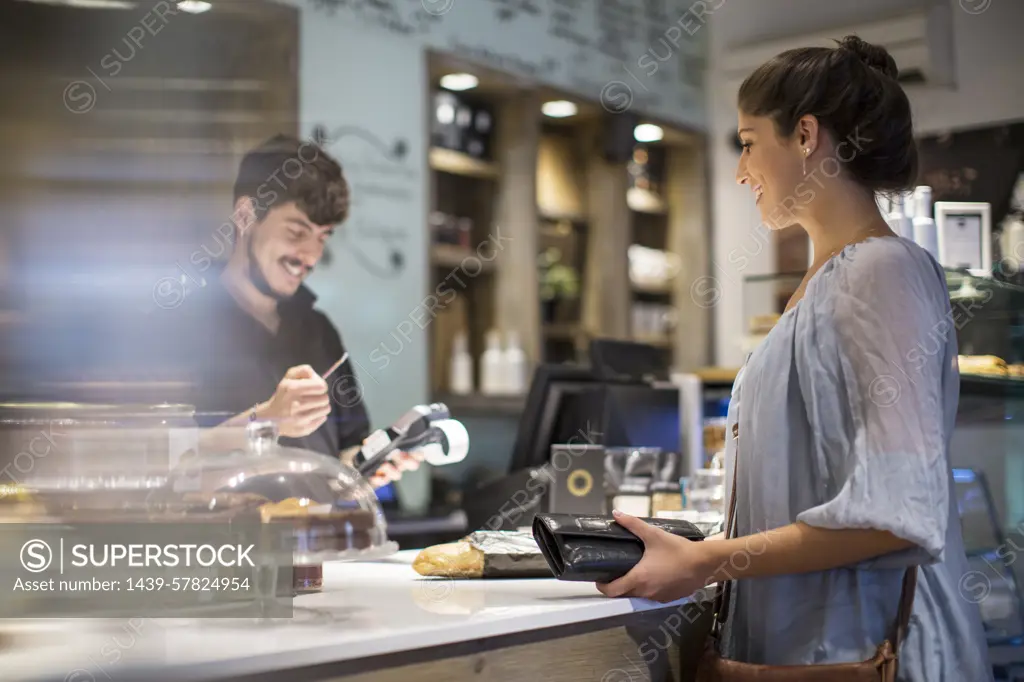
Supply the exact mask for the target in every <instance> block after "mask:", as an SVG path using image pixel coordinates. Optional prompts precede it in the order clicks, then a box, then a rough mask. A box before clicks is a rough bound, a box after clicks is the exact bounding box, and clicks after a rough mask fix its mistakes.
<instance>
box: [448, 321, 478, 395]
mask: <svg viewBox="0 0 1024 682" xmlns="http://www.w3.org/2000/svg"><path fill="white" fill-rule="evenodd" d="M451 362H452V364H451V367H450V368H449V376H448V388H449V390H450V391H451V392H452V393H454V394H455V395H469V394H470V393H472V392H473V356H471V355H470V354H469V341H468V339H467V338H466V334H465V332H460V333H459V335H458V336H456V337H455V343H454V345H453V346H452V361H451Z"/></svg>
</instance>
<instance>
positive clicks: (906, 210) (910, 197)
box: [900, 190, 917, 220]
mask: <svg viewBox="0 0 1024 682" xmlns="http://www.w3.org/2000/svg"><path fill="white" fill-rule="evenodd" d="M900 197H901V198H902V199H903V215H905V216H907V217H908V218H910V219H911V220H913V219H914V216H915V215H916V214H917V202H915V201H914V191H913V190H911V191H909V192H902V193H900Z"/></svg>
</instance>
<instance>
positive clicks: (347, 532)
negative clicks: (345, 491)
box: [260, 497, 377, 552]
mask: <svg viewBox="0 0 1024 682" xmlns="http://www.w3.org/2000/svg"><path fill="white" fill-rule="evenodd" d="M260 515H261V516H262V517H263V522H264V523H280V522H284V523H288V524H290V525H291V526H292V528H293V529H294V535H295V538H296V540H297V541H298V547H297V549H298V550H299V551H302V552H339V551H345V550H348V549H366V548H368V547H371V546H373V532H374V531H376V529H377V521H376V519H375V518H374V515H373V513H372V512H370V511H366V510H363V509H339V508H337V507H335V506H333V505H330V504H318V503H316V502H313V501H311V500H309V499H307V498H295V497H289V498H287V499H284V500H281V501H280V502H271V503H268V504H264V505H263V506H261V507H260Z"/></svg>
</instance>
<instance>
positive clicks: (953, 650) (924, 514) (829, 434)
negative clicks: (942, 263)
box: [722, 237, 992, 682]
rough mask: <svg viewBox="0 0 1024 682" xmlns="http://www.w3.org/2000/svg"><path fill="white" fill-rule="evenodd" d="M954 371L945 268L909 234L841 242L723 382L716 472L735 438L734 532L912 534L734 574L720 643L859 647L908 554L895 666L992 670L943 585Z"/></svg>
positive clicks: (946, 673) (959, 573) (975, 675)
mask: <svg viewBox="0 0 1024 682" xmlns="http://www.w3.org/2000/svg"><path fill="white" fill-rule="evenodd" d="M959 383H960V379H959V373H958V370H957V341H956V329H955V326H954V324H953V317H952V313H951V310H950V303H949V296H948V293H947V290H946V286H945V279H944V276H943V273H942V270H941V268H940V267H939V266H938V265H937V264H936V263H935V261H934V260H933V259H932V258H931V257H930V256H929V255H928V254H927V252H925V251H924V250H922V249H921V248H919V247H918V246H917V245H916V244H914V243H913V242H910V241H908V240H905V239H900V238H896V237H886V238H875V239H871V240H868V241H866V242H861V243H859V244H853V245H850V246H847V247H846V248H845V249H844V250H843V251H842V252H841V253H839V254H838V255H836V256H834V257H833V258H832V259H831V260H829V261H828V262H827V263H826V264H825V265H824V266H823V267H822V268H821V269H820V270H819V271H818V272H817V273H816V274H815V275H814V276H813V277H812V279H811V280H810V282H809V283H808V285H807V288H806V292H805V295H804V298H803V299H802V300H801V301H800V302H799V303H797V305H796V306H795V307H794V308H792V309H791V310H789V311H788V312H787V313H786V314H785V315H783V316H782V318H781V319H780V320H779V322H778V324H777V325H776V326H775V328H774V329H773V330H772V332H771V333H770V334H769V335H768V337H767V338H766V339H765V340H764V341H763V342H762V343H761V344H760V345H759V346H758V347H757V349H756V350H755V351H754V353H752V354H751V356H750V357H749V358H748V361H747V363H746V364H745V366H744V368H743V370H742V371H741V372H740V375H739V376H738V377H737V379H736V382H735V384H734V387H733V397H732V401H731V403H730V406H729V417H728V422H729V426H728V430H727V433H728V434H731V433H732V425H733V424H734V423H736V422H737V419H738V423H739V431H738V433H739V438H738V440H737V441H734V440H733V439H732V438H731V437H730V438H728V439H727V440H728V446H727V448H726V461H727V472H726V473H727V479H726V480H727V481H729V482H730V484H731V481H732V478H731V477H732V475H733V474H732V472H733V467H735V466H736V458H737V453H738V458H739V463H738V467H739V468H738V478H737V496H736V500H737V504H736V515H737V517H736V518H737V534H738V535H739V536H745V535H750V534H752V533H758V532H760V531H766V530H770V529H773V528H779V527H781V526H785V525H788V524H791V523H794V522H796V521H802V522H804V523H806V524H808V525H812V526H817V527H821V528H878V529H884V530H888V531H890V532H892V533H893V534H895V535H897V536H899V537H901V538H904V539H906V540H910V541H912V542H914V543H915V545H917V546H916V547H915V548H914V549H911V550H907V551H905V552H899V553H896V554H893V555H889V556H886V557H881V558H879V559H875V560H872V561H869V562H866V563H864V564H861V565H858V566H855V567H847V568H841V569H836V570H831V571H824V572H820V573H808V574H802V575H789V576H779V577H772V578H759V579H752V580H741V581H738V582H737V583H734V585H733V593H732V594H733V598H732V601H731V604H730V606H731V608H730V616H729V618H728V621H727V624H726V628H725V630H724V631H723V643H722V646H723V652H722V653H723V655H725V656H726V657H727V658H732V659H735V660H741V661H746V662H751V663H766V664H773V665H783V664H817V663H838V662H852V661H858V660H864V659H867V658H870V657H871V656H873V655H874V653H875V650H876V648H877V647H878V645H879V644H880V643H881V642H882V641H883V640H884V639H885V637H886V635H887V633H888V631H889V629H890V627H891V625H892V623H893V621H894V619H895V617H896V609H897V604H898V601H899V594H900V586H901V581H902V576H903V572H904V568H905V567H906V566H908V565H911V564H921V567H920V568H919V569H918V583H917V593H916V598H915V600H914V608H913V615H912V617H911V621H910V630H909V633H908V635H907V639H906V640H905V641H904V644H903V646H902V647H901V651H900V661H901V663H900V675H899V679H900V680H905V681H913V682H947V681H949V682H953V681H954V680H955V681H957V682H959V681H961V680H963V681H967V682H985V681H987V680H991V679H992V671H991V667H990V665H989V663H988V653H987V646H986V642H985V638H984V634H983V630H982V626H981V619H980V615H979V610H978V607H977V604H975V603H973V602H971V601H970V600H969V599H968V598H967V597H970V596H971V595H970V594H966V595H963V594H961V590H960V589H959V587H960V580H961V578H962V577H963V576H965V575H966V574H967V573H968V568H967V560H966V557H965V555H964V547H963V538H962V536H961V528H960V519H959V516H958V514H957V509H956V500H955V497H954V493H953V480H952V474H951V471H950V466H949V459H948V455H949V440H950V435H951V433H952V430H953V425H954V419H955V416H956V410H957V403H958V399H959ZM764 537H765V538H766V540H764V542H770V541H771V534H770V533H768V534H767V535H766V536H764ZM755 545H756V546H755ZM762 545H763V542H762V543H761V544H760V545H757V543H752V544H751V552H756V551H761V550H760V547H761V546H762ZM741 560H742V558H740V559H737V561H741Z"/></svg>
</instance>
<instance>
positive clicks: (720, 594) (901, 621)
mask: <svg viewBox="0 0 1024 682" xmlns="http://www.w3.org/2000/svg"><path fill="white" fill-rule="evenodd" d="M732 437H733V440H736V441H737V446H736V456H735V457H734V459H733V464H732V492H731V494H730V495H729V515H728V516H727V517H726V521H725V537H726V539H730V538H732V537H733V535H734V533H735V530H736V529H735V525H736V479H737V473H736V472H737V469H739V459H740V450H739V443H738V441H739V418H738V416H737V422H736V423H735V424H733V427H732ZM732 583H733V581H732V580H726V581H723V582H720V583H718V585H717V589H716V591H715V605H714V615H715V618H714V623H713V625H712V632H715V633H716V634H717V632H718V630H719V629H720V628H721V625H722V624H723V623H725V621H726V620H727V619H728V617H729V601H730V596H731V594H732ZM916 594H917V566H911V567H910V568H908V569H907V570H906V571H904V572H903V585H902V587H901V589H900V601H899V607H898V608H897V610H896V620H895V621H893V625H892V628H891V629H890V632H889V641H890V642H892V646H893V653H895V654H897V655H898V654H899V650H900V644H902V643H903V640H904V638H905V637H906V635H907V630H908V629H909V627H910V615H911V613H912V612H913V610H914V597H915V595H916Z"/></svg>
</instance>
